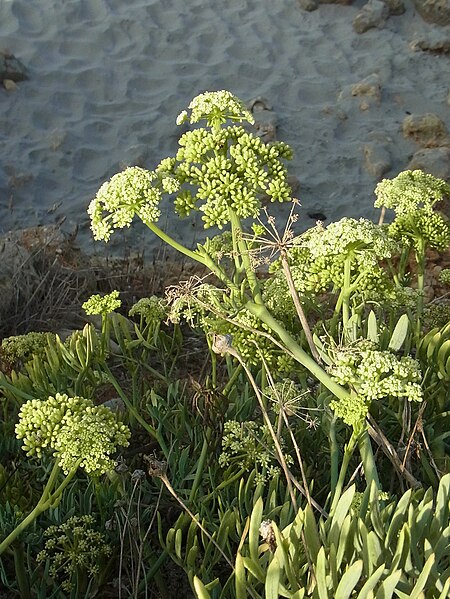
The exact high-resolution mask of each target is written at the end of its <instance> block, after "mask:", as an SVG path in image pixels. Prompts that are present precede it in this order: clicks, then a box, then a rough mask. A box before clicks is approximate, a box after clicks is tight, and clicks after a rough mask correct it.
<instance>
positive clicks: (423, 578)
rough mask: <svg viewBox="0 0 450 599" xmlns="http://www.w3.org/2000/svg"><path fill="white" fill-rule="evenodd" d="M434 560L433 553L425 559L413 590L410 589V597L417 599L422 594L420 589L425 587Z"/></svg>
mask: <svg viewBox="0 0 450 599" xmlns="http://www.w3.org/2000/svg"><path fill="white" fill-rule="evenodd" d="M434 562H435V556H434V553H432V554H431V555H430V557H429V558H428V559H427V561H426V563H425V566H424V567H423V569H422V571H421V573H420V574H419V577H418V579H417V582H416V584H415V585H414V588H413V590H412V591H411V595H410V599H419V598H420V597H421V596H422V591H423V589H424V588H425V585H426V583H427V580H428V577H429V575H430V572H431V569H432V567H433V565H434Z"/></svg>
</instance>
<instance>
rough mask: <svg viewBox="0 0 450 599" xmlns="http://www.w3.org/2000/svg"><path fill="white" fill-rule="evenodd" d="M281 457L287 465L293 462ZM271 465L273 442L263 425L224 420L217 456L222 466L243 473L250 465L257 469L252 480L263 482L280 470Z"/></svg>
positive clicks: (250, 468)
mask: <svg viewBox="0 0 450 599" xmlns="http://www.w3.org/2000/svg"><path fill="white" fill-rule="evenodd" d="M284 457H285V460H286V463H287V464H288V465H291V464H292V463H293V459H292V457H291V456H289V455H286V456H284ZM275 464H276V458H275V449H274V443H273V440H272V437H271V435H270V433H269V431H268V429H267V427H266V426H265V425H259V424H258V423H257V422H254V421H253V420H250V421H246V422H237V421H236V420H227V421H226V422H225V423H224V434H223V437H222V453H221V454H220V456H219V465H220V466H221V467H222V468H229V467H230V466H232V465H233V466H237V467H238V468H242V469H244V470H245V471H247V472H248V471H250V470H252V469H253V468H254V469H255V470H256V471H257V477H256V479H255V483H258V482H266V481H267V480H269V479H271V478H273V477H274V476H275V475H277V474H279V472H280V469H279V467H278V466H277V465H275Z"/></svg>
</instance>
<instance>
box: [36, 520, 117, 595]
mask: <svg viewBox="0 0 450 599" xmlns="http://www.w3.org/2000/svg"><path fill="white" fill-rule="evenodd" d="M94 522H95V520H94V517H93V516H72V517H71V518H69V519H68V520H67V521H66V522H64V524H61V525H59V526H50V527H49V528H47V530H46V531H45V532H44V536H45V537H46V538H47V541H46V542H45V545H44V549H43V550H42V551H41V552H40V553H39V554H38V556H37V562H38V564H43V563H45V562H46V561H47V560H48V564H49V570H48V572H49V575H50V576H51V578H53V579H58V582H59V583H60V584H61V588H62V589H63V590H64V591H66V592H67V593H70V591H71V590H72V589H73V588H74V581H75V579H76V576H77V574H78V575H80V574H82V575H83V576H86V575H87V576H88V577H89V578H95V577H96V576H98V574H99V573H100V563H101V561H102V560H103V559H104V558H105V557H108V556H109V555H111V553H112V550H111V546H110V545H108V544H107V543H106V537H105V535H104V534H102V533H101V532H98V531H96V530H94V529H93V525H94Z"/></svg>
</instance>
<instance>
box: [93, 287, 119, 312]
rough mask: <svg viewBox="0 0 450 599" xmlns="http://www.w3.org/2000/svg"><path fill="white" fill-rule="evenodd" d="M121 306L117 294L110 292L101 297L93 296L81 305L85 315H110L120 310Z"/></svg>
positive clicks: (116, 292)
mask: <svg viewBox="0 0 450 599" xmlns="http://www.w3.org/2000/svg"><path fill="white" fill-rule="evenodd" d="M121 305H122V302H121V300H120V299H119V292H118V291H112V292H111V293H108V294H107V295H104V296H103V297H102V296H100V295H98V294H95V295H92V296H91V297H90V298H89V299H88V300H87V301H85V302H84V304H83V310H84V311H85V312H86V314H102V315H103V316H104V315H105V314H110V313H111V312H114V310H117V308H120V306H121Z"/></svg>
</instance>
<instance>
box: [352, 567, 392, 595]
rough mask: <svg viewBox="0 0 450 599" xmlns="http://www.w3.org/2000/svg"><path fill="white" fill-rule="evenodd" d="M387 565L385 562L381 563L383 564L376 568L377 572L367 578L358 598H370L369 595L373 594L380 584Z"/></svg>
mask: <svg viewBox="0 0 450 599" xmlns="http://www.w3.org/2000/svg"><path fill="white" fill-rule="evenodd" d="M385 567H386V566H385V564H381V566H379V567H378V568H377V569H376V570H375V572H374V573H373V574H372V575H371V576H370V577H369V578H368V579H367V581H366V582H365V583H364V586H363V587H362V589H361V590H360V591H359V594H358V599H369V597H370V596H372V595H371V593H372V591H373V589H374V588H375V587H376V585H377V584H378V581H379V580H380V578H381V577H382V576H383V572H384V570H385Z"/></svg>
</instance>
